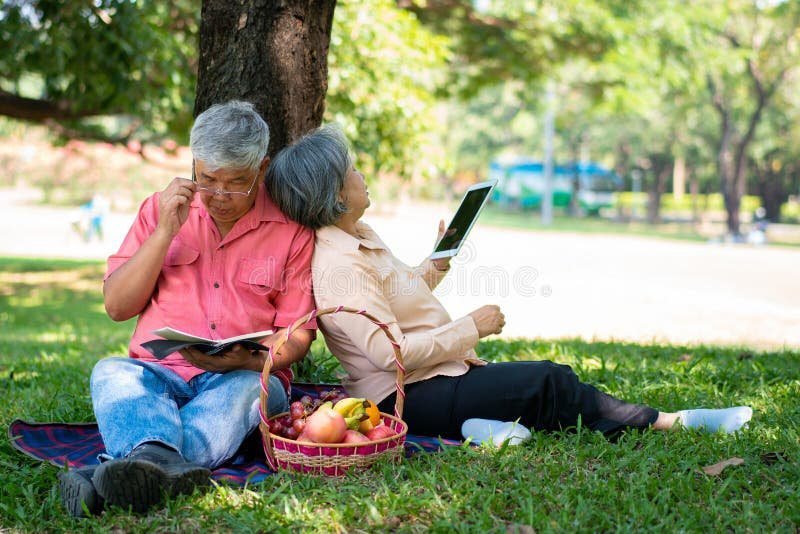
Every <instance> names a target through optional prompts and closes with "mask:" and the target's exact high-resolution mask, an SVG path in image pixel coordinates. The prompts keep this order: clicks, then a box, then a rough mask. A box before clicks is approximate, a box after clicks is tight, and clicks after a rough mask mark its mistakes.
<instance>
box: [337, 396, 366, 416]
mask: <svg viewBox="0 0 800 534" xmlns="http://www.w3.org/2000/svg"><path fill="white" fill-rule="evenodd" d="M367 406H369V404H367V400H366V399H359V398H355V397H347V398H346V399H342V400H340V401H339V402H337V403H336V404H334V405H333V410H334V411H335V412H339V413H340V414H341V415H342V416H344V417H345V418H347V417H353V416H356V415H359V416H360V415H361V414H362V413H364V411H365V410H366V408H367Z"/></svg>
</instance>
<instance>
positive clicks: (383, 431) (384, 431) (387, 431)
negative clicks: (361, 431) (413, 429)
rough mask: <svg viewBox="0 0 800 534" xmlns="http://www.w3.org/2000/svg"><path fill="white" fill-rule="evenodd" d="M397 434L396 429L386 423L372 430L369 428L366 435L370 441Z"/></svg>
mask: <svg viewBox="0 0 800 534" xmlns="http://www.w3.org/2000/svg"><path fill="white" fill-rule="evenodd" d="M395 434H397V432H395V431H394V430H392V429H391V428H389V427H388V426H386V425H378V426H376V427H374V428H373V429H372V430H368V431H367V433H366V434H365V436H367V438H369V440H370V441H375V440H379V439H384V438H390V437H392V436H394V435H395Z"/></svg>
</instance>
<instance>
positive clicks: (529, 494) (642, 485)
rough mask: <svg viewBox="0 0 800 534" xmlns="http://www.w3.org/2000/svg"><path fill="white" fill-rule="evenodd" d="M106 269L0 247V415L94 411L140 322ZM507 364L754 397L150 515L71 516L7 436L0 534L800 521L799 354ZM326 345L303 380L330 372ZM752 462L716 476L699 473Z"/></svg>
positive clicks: (543, 345)
mask: <svg viewBox="0 0 800 534" xmlns="http://www.w3.org/2000/svg"><path fill="white" fill-rule="evenodd" d="M102 273H103V265H102V264H101V263H90V262H65V261H56V262H50V261H47V260H26V259H9V258H0V280H2V282H0V395H2V398H3V399H4V403H3V405H2V407H0V414H1V417H2V419H1V420H2V422H3V424H4V425H6V426H7V425H8V424H9V423H10V422H11V421H12V420H13V419H15V418H18V417H21V418H24V419H28V420H34V421H48V420H52V421H90V420H92V419H93V415H92V409H91V399H90V397H89V386H88V380H89V374H90V372H91V369H92V366H93V365H94V363H95V362H96V361H97V360H98V359H100V358H102V357H105V356H107V355H110V354H124V353H125V351H126V350H127V349H126V347H127V342H128V339H129V336H130V333H131V331H132V328H133V324H134V323H133V322H132V321H128V322H126V323H114V322H112V321H111V320H109V319H108V318H107V317H106V315H105V313H104V311H103V307H102V299H101V295H100V289H99V288H100V283H99V281H100V280H101V278H102ZM479 352H480V354H481V355H482V356H483V357H484V358H487V359H491V360H496V361H512V360H539V359H552V360H554V361H558V362H561V363H566V364H569V365H571V366H572V367H573V369H575V371H576V372H577V373H578V375H579V376H580V377H581V378H582V379H583V380H585V381H588V382H592V383H594V384H596V385H598V387H600V388H601V389H603V390H604V391H607V392H610V393H612V394H614V395H618V396H621V397H624V398H627V399H629V400H632V401H635V402H644V403H648V404H650V405H653V406H656V407H660V408H663V409H668V410H673V409H680V408H684V407H686V406H708V407H720V406H728V405H731V404H750V405H751V406H753V408H754V409H755V411H756V416H755V419H754V420H753V422H752V424H751V427H750V428H749V429H747V430H745V431H744V432H741V433H739V434H737V435H733V436H726V435H707V434H698V433H695V432H676V433H658V432H638V431H634V432H629V433H627V434H624V435H623V436H622V437H620V439H619V440H617V441H616V442H614V443H610V442H609V441H608V440H606V439H605V438H604V437H602V436H600V435H597V434H594V433H591V432H587V431H586V430H585V429H578V432H576V433H559V434H536V435H534V438H533V439H532V440H531V441H530V442H528V443H527V444H525V445H523V446H520V447H514V448H509V449H506V450H502V451H495V450H491V449H483V448H478V449H476V448H471V447H454V448H450V449H447V450H446V451H444V452H441V453H437V454H417V455H415V456H414V457H412V458H410V459H407V460H404V461H403V462H402V463H400V464H399V465H394V464H388V463H387V464H380V465H377V466H375V467H374V468H373V469H371V470H369V471H368V472H364V473H355V474H352V475H349V476H347V477H344V478H342V479H327V478H314V477H308V476H295V475H290V474H287V473H281V474H278V475H275V476H271V477H268V478H267V480H266V481H265V482H263V483H260V484H250V485H249V486H247V487H246V488H238V487H231V486H226V485H218V486H214V487H213V488H212V489H211V490H210V491H209V492H207V493H206V494H203V495H201V494H196V495H192V496H187V497H181V498H178V499H174V500H171V501H169V502H168V503H167V504H166V506H165V507H164V508H162V509H160V510H154V511H153V512H152V513H151V514H149V515H147V516H135V515H129V514H127V513H125V512H123V511H121V510H110V511H107V512H106V513H104V514H103V515H102V516H100V517H98V518H93V519H89V520H82V521H77V520H73V519H70V518H68V517H65V513H64V511H63V509H62V508H61V505H60V503H59V498H58V493H57V491H56V487H55V483H56V473H57V470H56V468H54V467H52V466H49V465H43V464H40V463H38V462H35V461H33V460H31V459H29V458H27V457H25V456H23V455H21V454H20V453H18V452H16V451H14V450H13V449H12V448H11V446H10V444H9V443H8V442H7V441H4V442H3V443H2V444H0V487H1V488H3V491H2V493H0V530H4V529H11V530H18V531H26V532H27V531H36V532H39V531H62V530H67V531H76V530H98V531H124V532H128V531H134V532H164V531H168V532H172V531H176V532H178V531H184V532H186V531H189V532H198V531H213V532H219V531H224V532H228V531H237V532H253V531H258V532H263V531H269V532H271V531H284V532H295V531H313V532H337V531H347V532H351V531H366V532H373V531H394V530H402V531H428V530H439V531H444V530H447V531H449V530H453V529H456V530H463V531H472V532H484V531H515V530H518V529H519V528H520V527H521V526H532V527H533V528H534V529H535V530H539V531H541V530H544V531H550V530H557V531H564V530H566V531H575V530H579V531H610V530H629V531H639V530H668V531H675V530H677V531H682V530H683V531H686V530H693V531H694V530H712V531H722V530H734V531H753V530H756V531H760V530H763V531H794V530H795V529H796V527H797V525H798V524H800V490H799V489H798V484H797V481H798V480H800V464H799V463H798V462H800V446H799V445H798V444H800V353H798V352H796V351H788V350H787V351H775V352H757V351H753V350H751V349H749V348H747V347H709V346H692V347H684V346H670V345H648V344H636V343H624V342H617V343H611V342H588V341H584V340H580V339H565V340H541V339H511V340H491V341H486V342H483V343H481V345H480V347H479ZM339 372H341V369H340V368H339V366H338V364H337V363H336V362H335V360H333V359H332V358H331V356H330V355H329V353H328V352H327V351H326V350H325V348H324V343H323V341H322V340H321V339H318V340H317V341H316V342H315V344H314V348H313V357H312V358H309V359H306V360H305V361H304V362H303V363H302V364H301V365H300V366H299V367H298V374H299V378H300V379H308V380H312V381H330V380H335V377H336V375H337V373H339ZM733 456H736V457H740V458H742V459H744V464H743V465H740V466H737V467H730V468H728V469H726V470H725V471H724V472H723V473H722V475H720V476H718V477H713V476H708V475H705V474H703V473H702V471H701V468H702V467H703V466H707V465H710V464H713V463H716V462H718V461H720V460H723V459H726V458H730V457H733Z"/></svg>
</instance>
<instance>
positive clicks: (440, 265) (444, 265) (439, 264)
mask: <svg viewBox="0 0 800 534" xmlns="http://www.w3.org/2000/svg"><path fill="white" fill-rule="evenodd" d="M454 232H455V230H450V231H449V232H447V230H446V228H445V226H444V220H443V219H442V220H440V221H439V232H438V233H437V235H436V243H434V244H433V246H434V247H435V246H436V245H438V244H439V241H441V240H442V238H443V237H444V236H445V234H447V235H450V234H452V233H454ZM431 262H433V266H434V267H436V270H437V271H446V270H447V269H449V268H450V257H447V258H438V259H435V260H431Z"/></svg>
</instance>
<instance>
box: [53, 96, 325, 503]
mask: <svg viewBox="0 0 800 534" xmlns="http://www.w3.org/2000/svg"><path fill="white" fill-rule="evenodd" d="M268 144H269V129H268V127H267V124H266V123H265V122H264V120H263V119H262V118H261V117H260V116H259V115H258V113H257V112H256V111H255V109H254V108H253V106H252V105H251V104H249V103H245V102H236V101H233V102H228V103H226V104H218V105H215V106H212V107H211V108H209V109H208V110H207V111H205V112H203V113H202V114H201V115H199V116H198V117H197V119H196V121H195V123H194V126H193V127H192V131H191V138H190V145H191V150H192V155H193V158H194V160H193V167H192V171H193V172H192V179H191V180H189V179H185V178H175V179H174V180H172V182H171V183H170V184H169V185H168V186H167V187H166V189H164V190H163V191H162V192H160V193H156V194H154V195H152V196H151V197H149V198H148V199H147V200H145V201H144V203H143V204H142V206H141V208H140V210H139V214H138V217H137V218H136V220H135V222H134V223H133V226H132V227H131V229H130V231H129V232H128V235H127V236H126V237H125V240H124V241H123V243H122V246H121V247H120V249H119V251H118V252H117V253H116V254H114V255H113V256H111V257H110V258H109V259H108V270H107V272H106V275H105V283H104V287H103V294H104V298H105V306H106V311H107V312H108V314H109V316H110V317H111V318H112V319H114V320H115V321H124V320H127V319H130V318H131V317H134V316H136V315H138V316H139V319H138V322H137V324H136V329H135V331H134V333H133V337H132V339H131V342H130V347H129V356H130V357H127V358H107V359H104V360H101V361H100V362H98V363H97V365H96V366H95V368H94V370H93V372H92V378H91V394H92V402H93V405H94V412H95V416H96V418H97V423H98V425H99V428H100V433H101V435H102V437H103V442H104V444H105V447H106V453H105V454H104V455H103V458H101V459H102V460H105V461H104V462H103V463H101V464H100V465H99V466H98V467H97V468H96V469H94V468H84V469H78V470H73V471H69V472H66V473H62V474H61V482H60V485H61V492H62V499H63V500H64V503H65V505H66V506H67V508H68V509H69V511H70V512H71V513H73V514H74V515H81V514H82V511H83V510H84V507H85V508H88V509H89V511H91V512H97V511H98V510H99V509H100V508H101V507H102V502H103V500H104V501H105V503H107V504H109V505H117V506H121V507H124V508H131V509H133V510H134V511H136V512H143V511H146V510H148V509H149V508H150V507H152V506H153V505H155V504H158V503H159V502H160V501H161V499H162V497H163V496H164V495H177V494H183V493H190V492H191V491H192V490H193V489H194V488H195V487H196V486H199V485H204V484H207V483H208V479H209V475H210V470H209V469H210V468H214V467H216V466H218V465H220V464H221V463H223V462H224V461H225V460H227V459H228V458H230V457H231V456H233V455H234V453H235V452H236V450H237V449H238V447H239V446H240V445H241V443H242V441H243V440H244V438H245V437H246V436H247V434H248V433H250V432H251V431H252V430H253V429H254V428H256V426H257V425H258V420H259V415H258V405H259V388H260V372H261V370H262V368H263V366H264V359H265V358H266V357H267V354H266V353H265V351H255V352H251V351H249V350H246V349H245V348H243V347H241V346H239V345H237V346H235V347H234V349H232V350H230V351H228V352H227V353H224V354H222V355H215V356H207V355H205V354H203V353H201V352H198V351H194V350H192V349H185V350H182V351H181V352H180V353H177V352H176V353H173V354H170V355H169V356H167V357H166V358H165V359H163V360H156V359H155V358H154V357H153V356H152V355H151V354H150V353H149V352H147V351H146V350H144V349H143V348H142V347H141V344H142V343H143V342H146V341H149V340H151V339H154V338H155V337H156V336H154V335H153V333H152V332H153V330H155V329H157V328H160V327H163V326H170V327H173V328H177V329H179V330H182V331H186V332H191V333H192V334H195V335H199V336H202V337H206V338H212V339H224V338H227V337H232V336H236V335H239V334H243V333H248V332H257V331H263V330H269V329H272V330H273V331H274V332H275V333H274V334H273V335H272V336H270V337H269V338H267V339H265V340H264V341H263V343H265V344H266V345H268V346H269V345H270V344H271V343H272V340H274V339H276V338H277V336H280V335H281V333H283V334H284V335H285V329H286V327H288V326H289V325H290V324H291V323H292V322H293V321H294V320H295V319H297V318H298V317H300V316H302V315H303V314H305V313H307V312H309V311H310V310H311V309H312V307H313V296H312V294H311V281H310V276H311V271H310V264H311V257H312V254H313V247H314V233H313V232H312V231H311V230H309V229H307V228H304V227H302V226H300V225H299V224H297V223H295V222H293V221H290V220H288V219H287V218H286V217H285V216H284V215H283V213H281V211H280V210H279V209H278V208H277V207H276V206H275V204H274V203H273V202H272V200H271V199H270V197H269V195H268V194H267V192H266V190H265V187H264V184H263V178H264V176H265V172H266V169H267V167H268V165H269V157H267V146H268ZM314 328H315V325H314V324H309V325H306V326H305V327H304V329H302V330H298V331H297V333H296V334H295V335H293V336H292V339H291V340H290V342H289V343H287V344H286V345H284V348H282V349H281V352H280V353H279V354H275V355H273V357H274V364H273V370H275V371H277V373H276V374H277V375H280V374H281V372H283V373H284V374H285V375H286V376H283V377H282V378H283V380H282V379H280V378H279V376H276V375H273V376H272V377H271V378H270V381H269V404H270V406H269V411H270V413H277V412H280V411H283V410H285V409H286V408H287V395H286V388H285V386H288V378H287V376H290V374H289V373H290V372H289V370H288V368H289V366H290V365H291V364H292V363H293V362H295V361H298V360H300V359H301V358H302V357H303V356H304V355H305V354H306V352H307V351H308V347H309V345H310V343H311V341H312V339H313V336H314Z"/></svg>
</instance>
